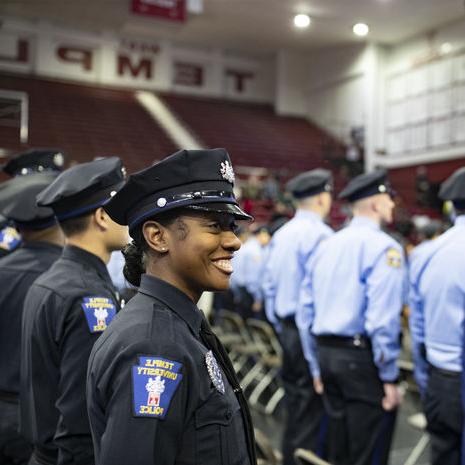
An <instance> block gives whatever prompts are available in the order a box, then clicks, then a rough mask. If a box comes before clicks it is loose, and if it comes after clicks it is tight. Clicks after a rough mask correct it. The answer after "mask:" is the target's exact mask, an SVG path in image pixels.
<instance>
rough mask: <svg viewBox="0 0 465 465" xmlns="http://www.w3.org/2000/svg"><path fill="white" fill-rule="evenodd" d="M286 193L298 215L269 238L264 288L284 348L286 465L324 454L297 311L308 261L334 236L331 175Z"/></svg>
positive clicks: (294, 184)
mask: <svg viewBox="0 0 465 465" xmlns="http://www.w3.org/2000/svg"><path fill="white" fill-rule="evenodd" d="M287 189H288V191H290V192H291V193H292V195H293V196H294V198H295V201H296V204H297V211H296V214H295V216H294V218H293V219H292V220H290V221H289V222H288V223H286V224H285V225H284V226H282V227H281V228H280V229H278V231H277V232H276V233H275V234H274V236H273V239H272V240H271V243H270V252H269V256H268V259H267V263H266V266H265V277H264V289H265V302H266V313H267V317H268V319H269V321H270V322H272V323H273V324H274V325H275V327H276V329H277V331H278V332H280V334H279V339H280V341H281V345H282V347H283V369H282V375H281V376H282V380H283V384H284V389H285V392H286V397H285V402H286V409H287V412H288V418H287V421H286V427H285V430H284V435H283V445H282V451H283V456H284V465H292V464H294V463H295V461H294V451H295V449H297V448H300V447H301V448H304V449H311V450H313V451H314V452H315V453H317V454H318V455H319V456H325V453H326V451H325V448H326V441H325V429H326V425H327V421H325V418H324V409H323V403H322V400H321V396H320V395H319V394H317V393H316V392H315V389H314V387H313V380H312V376H311V373H310V368H309V364H308V363H307V361H306V360H305V356H304V352H303V351H302V343H301V337H302V338H304V337H306V335H307V333H305V331H302V334H301V337H300V336H299V330H300V326H302V325H303V323H302V324H301V322H300V321H299V320H298V315H296V312H297V309H298V302H299V293H300V290H301V288H302V283H303V279H304V275H305V266H306V263H307V262H308V261H309V259H310V257H311V256H312V255H313V254H314V253H315V251H316V250H317V248H318V246H319V244H320V243H321V242H322V241H323V240H324V239H326V238H327V237H329V236H331V235H332V233H333V232H332V231H331V228H330V227H329V226H327V225H326V224H325V223H324V218H325V217H326V216H327V215H328V214H329V211H330V209H331V191H332V175H331V173H330V172H329V171H327V170H323V169H316V170H311V171H307V172H305V173H301V174H299V175H298V176H296V177H294V178H293V179H291V180H290V181H289V182H288V184H287ZM307 332H308V328H307ZM304 347H305V345H304ZM305 355H306V354H305ZM317 378H318V376H317ZM315 381H316V379H315Z"/></svg>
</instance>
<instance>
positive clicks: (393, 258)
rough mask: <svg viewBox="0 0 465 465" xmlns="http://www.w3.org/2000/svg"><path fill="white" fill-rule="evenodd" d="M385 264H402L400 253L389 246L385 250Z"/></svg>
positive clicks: (398, 265)
mask: <svg viewBox="0 0 465 465" xmlns="http://www.w3.org/2000/svg"><path fill="white" fill-rule="evenodd" d="M386 259H387V264H388V265H389V266H392V267H393V268H400V267H401V266H402V254H401V253H400V252H399V251H398V250H397V249H395V248H393V247H392V248H390V249H388V251H387V252H386Z"/></svg>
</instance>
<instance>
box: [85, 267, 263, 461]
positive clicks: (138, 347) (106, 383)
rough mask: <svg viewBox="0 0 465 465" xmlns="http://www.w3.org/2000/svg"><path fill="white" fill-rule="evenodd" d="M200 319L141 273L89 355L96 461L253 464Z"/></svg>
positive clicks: (181, 297) (174, 292)
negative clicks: (136, 289) (134, 291)
mask: <svg viewBox="0 0 465 465" xmlns="http://www.w3.org/2000/svg"><path fill="white" fill-rule="evenodd" d="M203 318H204V317H203V315H202V313H201V312H200V310H199V309H198V308H197V306H196V305H195V304H194V303H193V302H192V301H191V300H190V299H189V298H188V297H187V295H185V294H184V293H183V292H181V291H180V290H178V289H177V288H176V287H173V286H171V285H170V284H168V283H166V282H164V281H162V280H159V279H157V278H154V277H152V276H148V275H143V276H142V281H141V285H140V288H139V292H138V293H137V294H136V296H135V297H133V298H132V299H131V300H130V301H129V302H128V304H127V305H126V306H125V307H124V309H123V310H122V311H121V312H120V313H119V314H118V315H117V317H116V318H115V320H114V321H113V323H112V325H111V326H110V327H109V329H108V330H107V331H106V332H105V333H104V334H103V335H102V337H101V338H100V339H99V340H98V341H97V343H96V344H95V346H94V349H93V350H92V354H91V357H90V360H89V369H88V374H87V405H88V410H89V418H90V423H91V429H92V436H93V439H94V447H95V460H96V464H98V465H128V464H137V465H155V464H157V465H171V464H172V465H174V464H177V465H181V464H182V465H190V464H192V465H194V464H196V465H197V464H202V465H223V464H228V465H255V463H252V462H253V461H254V460H255V459H254V458H250V457H249V454H248V448H247V439H246V435H247V432H248V431H249V430H248V428H249V427H250V425H247V424H246V421H245V420H244V417H243V414H244V413H245V412H244V411H243V410H242V409H241V407H240V403H239V402H238V397H236V394H235V392H234V390H233V388H232V386H231V385H230V383H229V382H228V378H227V377H226V376H225V372H224V370H223V369H222V367H220V363H219V361H218V360H216V359H215V357H214V356H213V355H212V351H210V350H208V348H207V347H206V345H205V342H204V341H203V340H202V338H201V336H200V334H201V325H202V321H203ZM245 408H246V407H245ZM247 413H248V412H247ZM245 416H246V415H245Z"/></svg>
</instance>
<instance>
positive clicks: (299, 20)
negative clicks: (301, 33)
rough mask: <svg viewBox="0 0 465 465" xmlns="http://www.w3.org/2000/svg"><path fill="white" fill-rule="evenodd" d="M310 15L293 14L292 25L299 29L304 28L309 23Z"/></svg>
mask: <svg viewBox="0 0 465 465" xmlns="http://www.w3.org/2000/svg"><path fill="white" fill-rule="evenodd" d="M310 21H311V19H310V16H308V15H304V14H299V15H295V16H294V26H295V27H298V28H300V29H305V28H306V27H308V26H309V25H310Z"/></svg>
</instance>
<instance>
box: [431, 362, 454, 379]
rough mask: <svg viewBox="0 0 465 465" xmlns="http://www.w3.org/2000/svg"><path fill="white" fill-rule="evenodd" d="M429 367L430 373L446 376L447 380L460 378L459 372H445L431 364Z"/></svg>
mask: <svg viewBox="0 0 465 465" xmlns="http://www.w3.org/2000/svg"><path fill="white" fill-rule="evenodd" d="M430 367H431V371H435V372H436V373H438V374H440V375H442V376H446V377H448V378H460V376H462V372H461V371H452V370H446V369H444V368H438V367H435V366H434V365H432V364H431V363H430Z"/></svg>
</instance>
